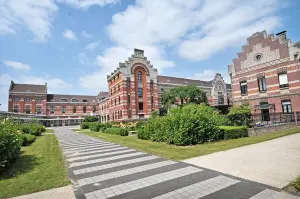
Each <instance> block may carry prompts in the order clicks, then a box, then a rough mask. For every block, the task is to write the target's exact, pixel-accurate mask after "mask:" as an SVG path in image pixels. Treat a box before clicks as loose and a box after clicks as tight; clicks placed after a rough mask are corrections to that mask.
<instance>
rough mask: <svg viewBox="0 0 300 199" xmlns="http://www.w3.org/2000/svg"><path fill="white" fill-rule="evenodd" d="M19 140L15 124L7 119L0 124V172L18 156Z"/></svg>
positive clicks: (19, 149)
mask: <svg viewBox="0 0 300 199" xmlns="http://www.w3.org/2000/svg"><path fill="white" fill-rule="evenodd" d="M21 141H22V140H21V139H20V134H19V133H18V126H17V124H15V123H13V122H9V121H5V122H3V123H1V124H0V173H2V172H3V171H4V170H6V169H7V168H8V167H9V166H10V165H11V164H12V163H13V162H14V160H15V159H16V158H17V157H18V156H19V154H20V151H21Z"/></svg>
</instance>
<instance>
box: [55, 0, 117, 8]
mask: <svg viewBox="0 0 300 199" xmlns="http://www.w3.org/2000/svg"><path fill="white" fill-rule="evenodd" d="M56 1H57V2H59V3H65V4H68V5H70V6H72V7H74V8H77V9H88V8H89V7H90V6H101V7H103V6H106V5H107V4H115V3H117V2H119V0H56Z"/></svg>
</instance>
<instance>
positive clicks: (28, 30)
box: [0, 0, 300, 110]
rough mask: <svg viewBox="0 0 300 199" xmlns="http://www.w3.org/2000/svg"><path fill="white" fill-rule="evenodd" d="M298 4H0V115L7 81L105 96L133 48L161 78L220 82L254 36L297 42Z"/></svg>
mask: <svg viewBox="0 0 300 199" xmlns="http://www.w3.org/2000/svg"><path fill="white" fill-rule="evenodd" d="M299 10H300V1H296V0H294V1H293V0H291V1H285V2H284V3H283V1H280V0H266V1H260V0H252V1H242V0H226V1H223V0H185V1H181V0H164V1H160V0H137V1H134V0H43V1H35V0H22V1H20V0H7V1H4V0H0V103H1V104H2V106H0V110H7V98H8V96H7V95H8V86H9V83H10V80H14V81H15V82H18V83H34V84H44V83H45V82H48V90H49V93H50V92H51V93H66V94H91V95H96V94H97V93H98V92H99V91H101V90H107V84H106V75H107V74H108V73H109V72H111V71H113V70H114V69H115V68H116V67H118V63H119V62H124V60H125V59H127V57H129V56H130V55H131V54H132V52H133V49H134V48H142V49H144V50H145V55H146V56H147V57H148V59H149V60H150V61H151V62H152V64H153V65H154V67H156V68H158V70H159V73H160V74H162V75H169V76H178V77H187V78H194V79H201V80H211V79H212V78H213V77H214V74H215V73H216V72H219V73H222V75H223V76H224V79H225V80H226V81H228V74H227V65H228V64H230V63H231V60H232V59H233V58H234V57H235V56H236V53H237V52H239V51H240V50H241V46H242V45H244V44H246V41H247V40H246V39H247V37H249V36H251V35H252V34H253V33H254V32H257V31H263V30H267V32H268V33H269V34H271V33H274V34H275V33H277V32H280V31H282V30H287V34H288V37H289V38H290V39H291V40H292V41H293V42H296V41H299V40H300V34H299V32H300V25H299V20H298V19H299V18H300V13H299Z"/></svg>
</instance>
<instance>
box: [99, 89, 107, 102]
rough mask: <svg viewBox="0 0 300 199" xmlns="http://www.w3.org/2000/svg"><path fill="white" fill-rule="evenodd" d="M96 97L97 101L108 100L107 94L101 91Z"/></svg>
mask: <svg viewBox="0 0 300 199" xmlns="http://www.w3.org/2000/svg"><path fill="white" fill-rule="evenodd" d="M97 97H98V99H99V100H102V99H103V98H108V97H109V92H104V91H101V92H100V93H99V94H98V96H97Z"/></svg>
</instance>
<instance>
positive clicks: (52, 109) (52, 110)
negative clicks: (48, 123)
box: [50, 106, 54, 114]
mask: <svg viewBox="0 0 300 199" xmlns="http://www.w3.org/2000/svg"><path fill="white" fill-rule="evenodd" d="M53 113H54V106H50V114H53Z"/></svg>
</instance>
